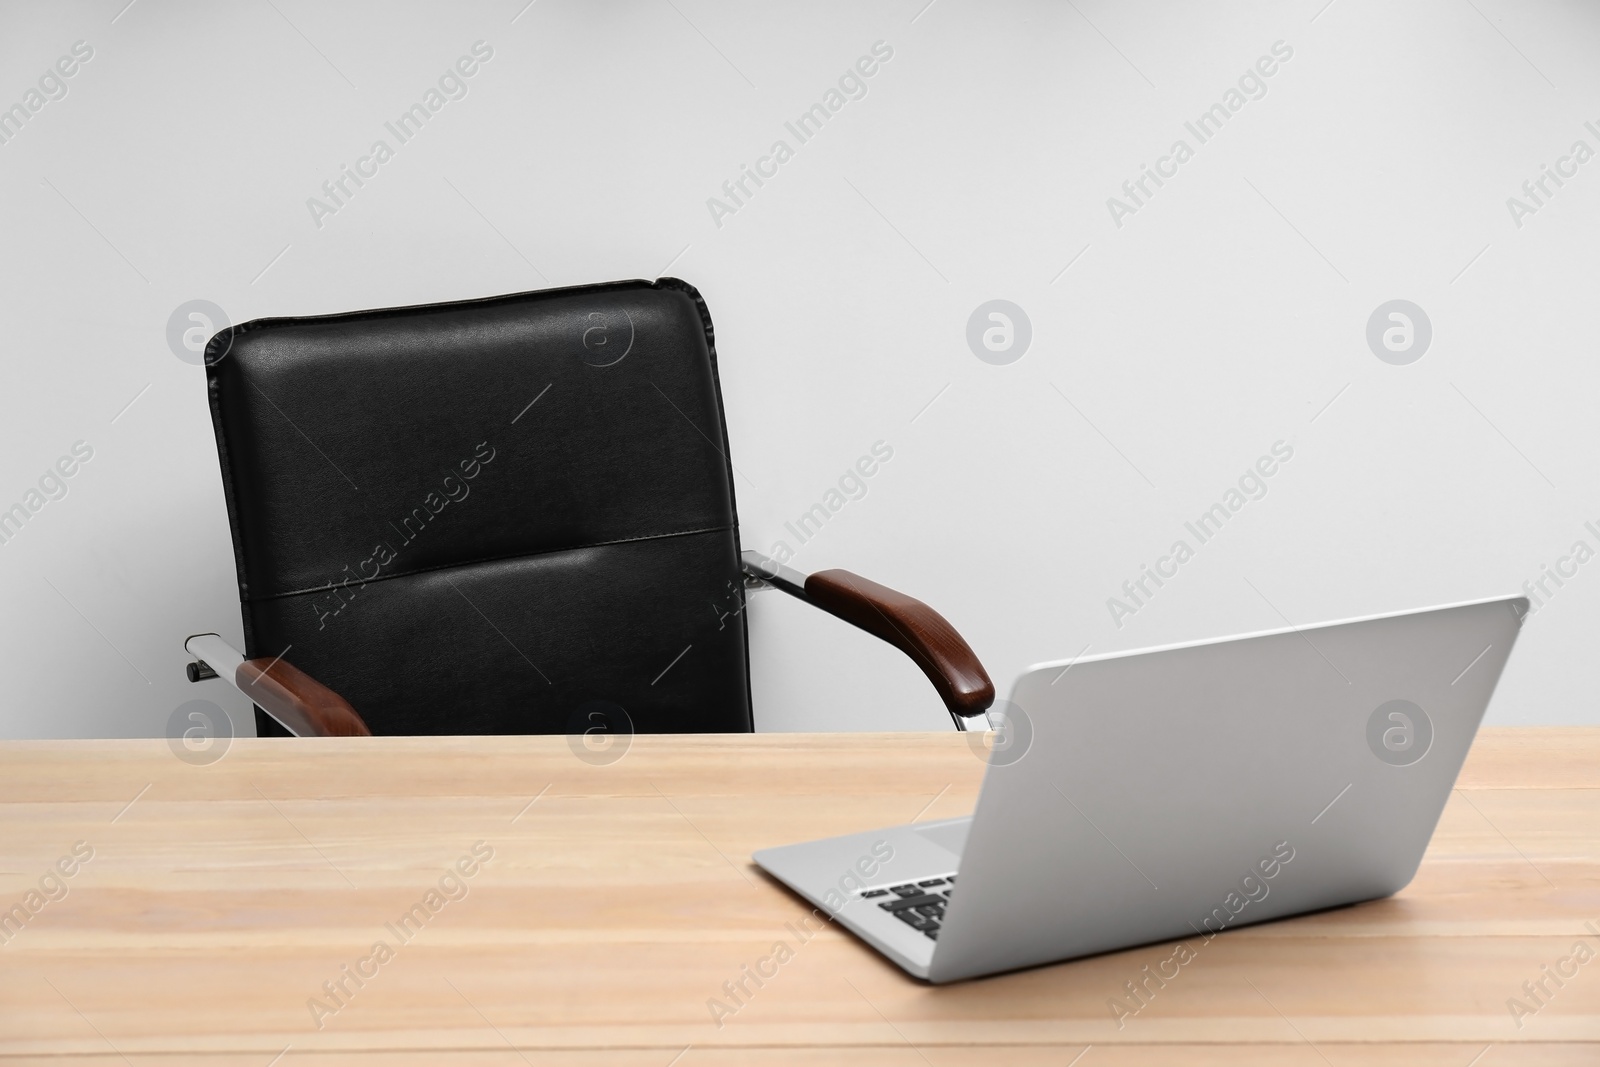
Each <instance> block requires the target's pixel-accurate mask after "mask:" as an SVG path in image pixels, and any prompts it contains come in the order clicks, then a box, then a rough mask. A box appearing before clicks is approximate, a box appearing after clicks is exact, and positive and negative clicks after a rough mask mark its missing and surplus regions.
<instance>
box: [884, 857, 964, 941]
mask: <svg viewBox="0 0 1600 1067" xmlns="http://www.w3.org/2000/svg"><path fill="white" fill-rule="evenodd" d="M955 885H956V876H955V875H953V874H951V875H946V876H944V877H943V878H924V879H923V880H922V881H919V882H906V883H904V884H902V885H895V886H888V887H886V888H883V889H864V890H862V891H861V896H862V897H863V898H869V897H881V898H883V899H882V900H879V901H877V904H878V907H880V908H882V909H883V910H884V911H886V912H888V913H889V914H890V915H893V916H894V917H895V918H896V919H899V920H900V921H901V922H903V923H905V924H906V925H907V926H909V927H911V928H912V929H913V930H920V931H921V932H922V933H923V934H924V935H926V936H927V938H928V939H929V940H931V941H937V940H939V927H940V926H942V925H943V924H944V909H945V905H947V904H949V903H950V894H951V892H953V891H954V890H955Z"/></svg>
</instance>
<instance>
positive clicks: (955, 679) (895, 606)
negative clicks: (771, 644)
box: [805, 570, 994, 729]
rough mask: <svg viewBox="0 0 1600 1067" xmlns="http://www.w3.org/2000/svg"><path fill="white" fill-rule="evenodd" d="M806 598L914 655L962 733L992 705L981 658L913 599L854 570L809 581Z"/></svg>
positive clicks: (818, 574) (990, 684) (991, 688)
mask: <svg viewBox="0 0 1600 1067" xmlns="http://www.w3.org/2000/svg"><path fill="white" fill-rule="evenodd" d="M805 599H807V600H809V601H811V603H813V604H815V605H816V606H817V607H819V608H821V609H822V610H823V611H826V612H828V613H829V614H832V615H837V616H838V617H839V618H841V619H843V620H844V621H845V622H848V623H851V624H853V625H855V626H859V627H860V628H861V629H863V630H865V631H867V632H868V633H869V634H872V635H873V636H874V637H880V638H882V639H883V640H885V641H887V642H889V643H890V644H891V645H893V646H894V647H896V648H898V649H899V650H900V651H902V652H904V653H905V654H906V655H908V656H910V657H911V658H912V660H914V661H915V662H916V664H917V666H918V667H921V668H922V673H923V674H925V675H927V676H928V681H930V682H932V683H933V687H934V689H936V690H937V691H938V693H939V696H940V698H941V699H943V700H944V705H945V707H947V708H949V709H950V714H951V716H952V717H953V718H955V720H956V725H957V726H958V727H960V728H961V729H966V723H965V721H964V720H965V719H967V718H969V717H971V716H975V715H979V714H981V713H982V712H983V711H984V710H986V709H987V708H988V707H989V705H990V704H993V703H994V683H993V682H991V681H990V680H989V675H988V672H986V671H985V670H984V669H983V664H982V663H980V662H979V661H978V657H977V654H976V653H974V652H973V651H972V648H971V646H969V645H968V644H967V642H966V641H965V640H964V639H963V638H962V636H961V635H960V634H959V633H957V632H956V628H955V627H954V626H951V625H950V623H949V622H948V621H947V620H946V619H945V617H944V616H943V615H940V614H939V613H938V612H937V611H934V610H933V609H932V608H930V607H929V606H928V605H926V604H924V603H923V602H922V601H920V600H918V599H916V598H915V597H910V596H907V595H906V594H904V593H901V592H898V591H896V590H894V589H890V588H889V587H888V586H886V585H879V584H878V583H877V582H874V581H870V580H869V579H866V578H863V577H861V576H860V575H859V574H852V573H851V572H850V571H844V570H827V571H817V572H816V573H815V574H812V575H809V576H807V578H806V580H805Z"/></svg>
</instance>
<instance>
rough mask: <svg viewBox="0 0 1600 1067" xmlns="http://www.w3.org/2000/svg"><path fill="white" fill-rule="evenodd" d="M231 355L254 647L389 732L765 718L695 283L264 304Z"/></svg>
mask: <svg viewBox="0 0 1600 1067" xmlns="http://www.w3.org/2000/svg"><path fill="white" fill-rule="evenodd" d="M206 368H207V369H206V373H207V378H208V384H209V391H210V401H211V414H212V420H213V424H214V426H215V429H216V436H217V450H218V453H219V455H220V457H221V463H222V483H223V489H224V492H225V495H226V498H227V505H228V518H229V523H230V525H231V527H232V531H233V544H234V558H235V561H236V563H237V567H238V580H239V598H240V601H241V604H242V608H243V613H244V632H245V644H246V654H247V655H249V656H268V657H271V656H277V655H279V654H283V655H284V656H285V657H286V658H287V659H288V660H289V661H290V662H292V663H293V664H294V665H295V666H297V667H299V668H300V669H301V670H303V671H306V672H307V673H309V674H311V675H312V676H314V677H315V678H317V679H318V680H319V681H321V682H322V683H323V684H325V685H328V686H330V687H331V688H333V689H334V690H336V691H337V692H339V693H340V694H341V695H342V696H344V697H345V698H346V699H347V700H349V701H350V703H351V704H352V705H354V707H355V708H356V710H357V711H358V712H360V714H361V715H362V717H363V718H365V719H366V721H367V723H368V725H369V726H370V727H371V728H372V731H373V732H374V733H378V734H457V733H459V734H478V733H573V732H582V731H583V730H585V729H588V728H591V727H594V726H600V725H605V726H608V727H609V729H610V731H611V732H616V731H617V730H619V729H623V728H625V724H626V723H630V722H631V726H632V729H633V730H635V731H637V732H642V733H654V732H689V731H744V730H749V729H750V728H751V718H750V695H749V693H750V690H749V679H748V673H747V649H746V636H745V625H744V615H743V612H742V606H743V603H744V600H743V591H742V588H741V584H740V577H739V558H738V557H739V547H738V546H739V532H738V520H737V517H736V514H735V510H734V492H733V481H732V465H731V463H730V461H729V459H728V440H727V431H726V429H725V426H724V423H723V415H722V398H721V391H720V386H719V383H718V380H717V366H716V353H715V347H714V344H713V338H712V329H711V319H710V316H709V314H708V313H707V311H706V308H705V304H704V302H703V301H702V300H701V298H700V295H699V293H698V292H696V291H695V290H694V289H693V288H692V287H691V286H689V285H687V284H685V283H683V282H680V281H677V280H675V279H662V280H660V281H657V282H654V283H651V282H642V281H641V282H619V283H614V284H608V285H594V286H585V287H580V288H571V289H555V290H548V291H544V292H534V293H522V294H518V295H514V296H503V297H495V298H491V299H485V300H470V301H462V302H459V303H448V304H431V305H425V306H419V307H405V308H392V309H388V310H382V311H367V312H359V313H355V314H346V315H325V316H318V317H311V318H277V319H259V320H256V321H253V322H248V323H245V324H244V325H242V326H237V327H234V328H232V329H231V330H228V331H224V332H223V333H220V334H218V335H217V336H216V337H215V338H213V339H212V341H211V344H210V345H209V346H208V348H207V352H206ZM617 709H621V712H623V713H625V719H624V718H621V717H620V716H619V713H618V710H617ZM597 714H598V715H599V717H598V718H597V717H596V716H597ZM258 718H259V716H258ZM619 723H620V724H622V725H619Z"/></svg>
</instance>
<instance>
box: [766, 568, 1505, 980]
mask: <svg viewBox="0 0 1600 1067" xmlns="http://www.w3.org/2000/svg"><path fill="white" fill-rule="evenodd" d="M1527 610H1528V601H1527V599H1526V598H1524V597H1507V598H1500V599H1493V600H1482V601H1475V602H1472V603H1466V604H1457V605H1452V606H1448V607H1441V608H1432V609H1428V610H1424V611H1412V612H1405V613H1400V614H1393V615H1380V616H1373V617H1369V618H1361V619H1353V620H1349V621H1346V622H1336V623H1329V624H1326V625H1321V626H1306V627H1298V628H1291V629H1286V630H1275V631H1271V632H1267V633H1259V634H1250V635H1246V636H1242V637H1232V638H1226V639H1223V640H1216V641H1202V642H1196V643H1192V644H1182V645H1171V646H1166V647H1162V648H1155V649H1149V650H1145V651H1138V652H1122V653H1113V654H1109V655H1100V656H1090V657H1086V658H1080V659H1075V660H1064V661H1059V662H1055V663H1045V664H1041V665H1039V666H1036V667H1031V668H1029V669H1028V670H1027V671H1025V672H1024V673H1023V674H1022V676H1021V677H1020V678H1018V679H1017V681H1016V683H1015V685H1014V686H1013V687H1012V690H1011V697H1010V700H1009V701H1005V702H1001V703H1000V704H999V705H998V706H997V707H996V708H995V709H993V710H991V712H990V717H991V719H990V721H991V724H992V725H993V726H994V727H995V732H994V733H993V734H992V735H990V736H992V738H993V744H992V746H991V747H990V748H989V749H988V753H987V757H986V758H987V761H988V766H987V769H986V771H985V772H984V779H983V787H982V790H981V792H980V793H979V795H978V803H977V807H976V809H975V810H974V811H973V813H972V814H971V815H970V816H968V817H966V818H961V819H949V820H943V821H938V822H926V823H913V824H912V825H909V826H894V827H888V828H885V829H881V830H869V831H866V832H863V833H857V834H848V835H846V836H844V837H834V838H829V839H827V840H823V841H809V842H805V843H803V844H795V845H787V846H784V847H780V848H769V849H765V850H763V851H760V852H757V853H756V854H755V856H754V859H755V862H756V863H757V864H759V865H760V866H761V867H762V868H763V869H764V870H766V871H767V872H768V873H769V874H771V875H772V876H774V877H775V878H777V879H778V880H780V881H782V882H783V883H785V884H786V885H788V886H789V887H790V888H791V889H793V890H794V891H795V892H796V893H798V894H799V895H801V896H802V897H804V898H805V899H806V900H808V901H810V902H811V903H813V904H815V905H816V906H817V908H818V909H819V910H820V914H821V916H822V917H829V916H831V917H833V918H834V919H836V920H837V921H838V922H839V923H840V924H841V925H843V926H844V927H845V928H846V929H848V930H850V931H851V932H852V933H854V934H855V935H856V936H858V937H859V938H861V939H862V940H863V941H865V942H866V943H867V944H869V945H871V946H872V947H873V948H875V949H877V950H878V951H879V952H881V953H882V954H883V955H885V956H887V957H888V958H889V959H891V960H893V961H894V962H895V963H896V964H898V965H899V966H900V967H902V968H903V969H904V970H905V971H906V972H908V973H909V974H912V975H914V976H916V977H918V978H923V979H927V980H928V981H930V982H935V983H940V982H951V981H956V980H959V979H963V978H972V977H975V976H978V975H985V974H993V973H996V972H999V971H1008V970H1014V969H1017V968H1021V967H1030V966H1035V965H1038V964H1044V963H1052V962H1056V961H1060V960H1068V959H1072V958H1074V957H1078V956H1086V955H1090V954H1093V953H1100V952H1107V951H1111V950H1113V949H1121V948H1127V947H1130V946H1133V945H1140V944H1146V943H1150V942H1159V941H1166V940H1174V939H1183V938H1194V937H1197V936H1198V937H1209V936H1211V935H1214V934H1216V933H1219V932H1222V931H1225V930H1231V929H1234V928H1235V927H1238V926H1244V925H1248V924H1252V923H1258V922H1265V921H1267V920H1270V919H1281V918H1284V917H1285V916H1290V915H1298V914H1301V913H1304V912H1309V911H1316V910H1318V909H1322V908H1331V907H1335V906H1338V905H1342V904H1351V903H1354V902H1356V901H1362V900H1372V899H1375V898H1378V897H1384V896H1388V895H1389V894H1391V893H1395V892H1397V891H1398V890H1400V889H1401V888H1403V887H1404V886H1405V885H1406V884H1407V883H1408V882H1410V881H1411V878H1412V876H1413V875H1414V874H1415V873H1416V870H1417V866H1418V865H1419V864H1420V863H1421V861H1422V854H1423V851H1424V850H1425V849H1426V848H1427V846H1428V840H1429V838H1430V837H1432V835H1433V829H1434V826H1435V825H1436V824H1437V823H1438V821H1439V815H1440V813H1441V812H1442V811H1443V810H1444V805H1445V801H1446V800H1447V799H1448V797H1449V794H1450V790H1451V788H1452V787H1453V785H1454V783H1455V780H1456V775H1457V773H1458V772H1459V771H1460V769H1461V764H1462V761H1463V760H1465V759H1466V755H1467V749H1468V748H1469V747H1470V746H1471V744H1472V738H1473V735H1474V733H1475V732H1476V731H1477V728H1478V723H1479V722H1480V721H1481V720H1482V718H1483V714H1484V711H1485V709H1486V708H1487V707H1488V704H1489V698H1490V696H1491V694H1493V692H1494V687H1495V683H1496V682H1497V681H1498V680H1499V678H1500V672H1501V670H1502V669H1503V668H1504V667H1505V664H1506V659H1507V657H1508V656H1509V655H1510V654H1511V646H1512V643H1513V642H1514V641H1515V640H1516V636H1517V632H1518V630H1519V627H1520V625H1521V622H1522V619H1523V617H1524V615H1525V614H1526V613H1527ZM974 736H975V737H978V736H982V735H974Z"/></svg>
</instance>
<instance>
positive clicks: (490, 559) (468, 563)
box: [244, 525, 735, 604]
mask: <svg viewBox="0 0 1600 1067" xmlns="http://www.w3.org/2000/svg"><path fill="white" fill-rule="evenodd" d="M733 529H735V527H733V526H731V525H724V526H706V527H702V528H700V529H697V530H672V531H669V532H667V533H657V534H644V535H643V536H640V537H619V538H617V539H616V540H613V541H589V542H586V543H584V544H581V545H563V546H561V547H560V548H547V549H544V550H543V551H541V552H517V553H515V554H513V555H509V556H482V557H480V558H478V559H465V560H460V561H457V562H453V563H439V564H435V565H434V566H432V567H419V568H417V569H416V570H409V571H400V572H398V573H396V574H380V575H378V576H377V577H376V578H368V579H366V580H365V581H359V582H355V583H354V584H355V585H356V587H357V588H360V587H361V586H365V585H373V584H375V583H377V582H387V581H390V580H392V579H394V578H411V577H414V576H415V575H418V574H429V573H432V572H433V571H444V570H450V569H452V568H455V567H473V566H476V565H478V564H480V563H502V562H505V561H506V560H517V559H533V558H536V557H538V556H552V555H555V554H556V553H557V552H577V551H580V550H582V549H585V548H604V547H607V546H609V545H626V544H630V543H633V542H636V541H659V540H663V539H665V538H668V537H690V536H693V535H694V534H707V533H725V532H728V531H730V530H733ZM345 584H346V583H344V582H329V583H328V584H327V585H318V586H312V587H311V588H309V589H291V590H290V591H288V592H286V593H269V594H267V595H266V596H253V597H246V598H245V601H244V602H245V603H250V604H256V603H260V602H262V601H265V600H282V599H284V598H285V597H292V596H306V595H307V594H309V593H326V592H328V591H329V590H331V589H342V588H344V586H345Z"/></svg>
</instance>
